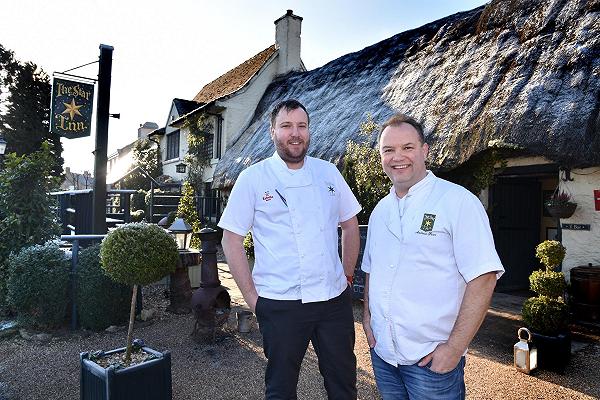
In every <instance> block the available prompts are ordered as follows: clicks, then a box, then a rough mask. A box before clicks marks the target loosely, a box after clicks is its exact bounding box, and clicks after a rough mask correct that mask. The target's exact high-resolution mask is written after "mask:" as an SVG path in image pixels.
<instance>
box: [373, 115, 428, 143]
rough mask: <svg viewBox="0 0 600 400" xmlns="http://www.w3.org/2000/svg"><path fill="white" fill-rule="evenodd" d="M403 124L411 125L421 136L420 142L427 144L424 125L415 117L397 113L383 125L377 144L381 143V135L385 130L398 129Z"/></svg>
mask: <svg viewBox="0 0 600 400" xmlns="http://www.w3.org/2000/svg"><path fill="white" fill-rule="evenodd" d="M402 124H409V125H410V126H412V127H413V128H415V130H416V131H417V133H418V134H419V140H420V141H421V144H423V143H425V134H424V133H423V125H421V124H420V123H419V122H418V121H417V120H416V119H414V118H413V117H410V116H408V115H406V114H402V113H397V114H394V115H392V116H391V117H390V118H389V119H388V120H387V121H385V122H384V123H383V125H381V130H380V131H379V135H377V143H379V141H380V140H381V134H382V133H383V130H384V129H385V128H387V127H388V126H394V127H398V126H400V125H402Z"/></svg>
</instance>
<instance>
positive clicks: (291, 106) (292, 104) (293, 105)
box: [271, 99, 310, 127]
mask: <svg viewBox="0 0 600 400" xmlns="http://www.w3.org/2000/svg"><path fill="white" fill-rule="evenodd" d="M282 108H285V111H287V112H290V111H291V110H296V109H298V108H301V109H303V110H304V112H305V113H306V117H307V118H308V124H309V125H310V115H308V111H306V107H304V105H302V103H300V102H299V101H298V100H296V99H287V100H284V101H281V102H279V103H277V104H276V105H275V107H273V111H271V126H272V127H274V126H275V120H276V119H277V115H278V114H279V111H281V109H282Z"/></svg>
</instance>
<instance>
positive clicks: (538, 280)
mask: <svg viewBox="0 0 600 400" xmlns="http://www.w3.org/2000/svg"><path fill="white" fill-rule="evenodd" d="M529 283H530V288H531V290H533V291H534V292H536V293H537V294H540V295H543V296H548V297H553V298H558V297H561V296H563V295H564V292H565V289H566V287H567V283H566V282H565V275H564V274H563V273H562V272H556V271H540V270H538V271H533V273H532V274H531V275H530V276H529Z"/></svg>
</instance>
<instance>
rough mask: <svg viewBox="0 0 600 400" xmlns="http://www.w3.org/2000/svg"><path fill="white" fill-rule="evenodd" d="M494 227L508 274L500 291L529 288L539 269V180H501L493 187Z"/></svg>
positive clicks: (497, 244)
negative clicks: (530, 281)
mask: <svg viewBox="0 0 600 400" xmlns="http://www.w3.org/2000/svg"><path fill="white" fill-rule="evenodd" d="M490 200H491V202H490V205H491V207H492V208H491V223H492V232H493V234H494V241H495V243H496V250H497V251H498V255H499V256H500V260H502V265H503V266H504V269H505V271H506V272H505V273H504V275H503V277H502V278H501V279H500V280H499V281H498V284H497V285H496V288H497V290H500V291H510V290H523V289H528V288H529V275H530V274H531V272H532V271H533V270H534V269H536V268H537V267H538V266H539V262H538V260H537V259H536V258H535V247H536V246H537V244H538V243H539V241H540V218H541V216H540V215H541V187H540V183H539V182H538V181H536V180H535V179H515V178H504V179H501V178H500V179H498V181H497V183H496V184H495V185H493V186H492V187H491V196H490Z"/></svg>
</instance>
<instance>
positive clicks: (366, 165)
mask: <svg viewBox="0 0 600 400" xmlns="http://www.w3.org/2000/svg"><path fill="white" fill-rule="evenodd" d="M378 130H379V125H378V124H377V123H376V122H375V120H373V118H372V117H371V115H370V114H367V119H366V121H364V122H361V124H360V127H359V133H360V135H359V136H358V138H357V141H352V140H350V141H348V143H346V156H345V157H344V165H343V170H342V175H343V176H344V179H345V180H346V182H348V185H349V186H350V188H351V189H352V192H353V193H354V194H355V195H356V198H357V199H358V201H359V203H360V204H361V205H362V210H361V211H360V212H359V213H358V216H357V217H358V222H359V223H360V224H367V223H368V222H369V216H370V215H371V212H372V211H373V209H374V208H375V206H376V205H377V203H378V202H379V200H380V199H381V198H383V197H384V196H386V195H387V194H388V193H389V191H390V186H391V182H390V180H389V178H388V177H387V175H386V174H385V172H383V170H382V169H381V161H380V155H379V149H378V148H377V132H378Z"/></svg>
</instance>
